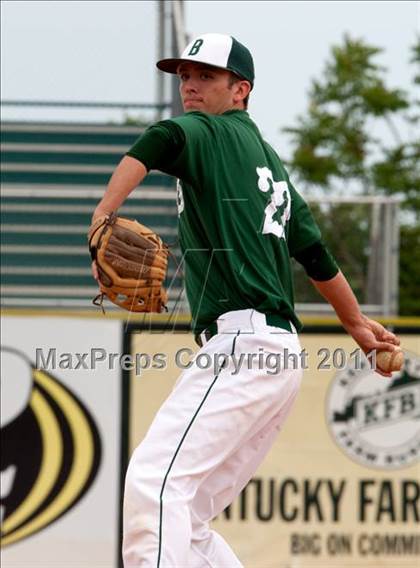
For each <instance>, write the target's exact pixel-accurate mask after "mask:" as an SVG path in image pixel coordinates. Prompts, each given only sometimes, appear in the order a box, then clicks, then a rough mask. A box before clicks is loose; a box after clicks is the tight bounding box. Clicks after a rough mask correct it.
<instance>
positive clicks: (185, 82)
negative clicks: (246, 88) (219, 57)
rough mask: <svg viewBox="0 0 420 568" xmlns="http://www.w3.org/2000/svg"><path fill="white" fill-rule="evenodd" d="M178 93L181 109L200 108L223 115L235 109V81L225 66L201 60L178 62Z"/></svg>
mask: <svg viewBox="0 0 420 568" xmlns="http://www.w3.org/2000/svg"><path fill="white" fill-rule="evenodd" d="M178 77H179V79H180V94H181V99H182V104H183V106H184V111H185V112H188V111H192V110H200V111H202V112H207V113H209V114H222V113H223V112H226V111H227V110H229V109H232V108H238V104H239V105H240V103H241V100H242V99H241V98H240V97H239V98H238V93H237V88H236V83H234V84H233V85H232V82H231V73H230V72H229V71H226V70H225V69H218V68H217V67H210V66H209V65H203V64H200V63H181V65H180V66H179V67H178Z"/></svg>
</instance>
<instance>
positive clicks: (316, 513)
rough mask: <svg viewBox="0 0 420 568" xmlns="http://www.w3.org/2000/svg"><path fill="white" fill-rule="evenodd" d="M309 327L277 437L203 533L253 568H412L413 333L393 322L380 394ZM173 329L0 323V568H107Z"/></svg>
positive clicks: (416, 414) (333, 332)
mask: <svg viewBox="0 0 420 568" xmlns="http://www.w3.org/2000/svg"><path fill="white" fill-rule="evenodd" d="M317 323H318V324H317V325H314V323H313V322H312V324H311V325H309V326H308V327H307V328H306V333H303V334H302V335H301V344H302V349H303V350H304V351H305V353H307V355H306V356H305V357H306V361H305V363H306V366H307V367H308V368H307V369H306V370H305V373H304V379H303V383H302V389H301V392H300V395H299V397H298V400H297V402H296V406H295V408H294V410H293V412H292V414H291V416H290V418H289V420H288V422H287V423H286V425H285V427H284V429H283V431H282V432H281V433H280V435H279V437H278V440H277V442H276V443H275V445H274V447H273V449H272V451H271V453H270V454H269V456H268V457H267V459H266V460H265V461H264V463H263V464H262V465H261V467H260V469H259V470H258V472H257V473H256V475H255V476H254V478H253V480H252V481H251V482H250V483H249V485H248V486H247V488H246V489H245V490H244V491H243V492H242V494H241V495H240V496H239V497H238V499H237V500H236V501H235V502H234V503H233V504H232V506H231V507H230V508H229V509H228V510H226V511H225V512H224V513H223V514H222V515H220V517H219V518H217V519H216V520H215V521H214V528H215V529H216V530H218V531H220V532H221V534H223V535H224V536H226V538H227V540H228V541H229V543H230V544H231V545H232V547H233V549H234V550H235V551H236V552H237V554H238V555H239V557H240V558H241V560H242V561H243V563H244V565H245V566H249V567H252V568H254V567H255V568H260V567H261V568H271V567H272V568H286V567H287V568H312V567H314V568H315V567H322V568H333V567H338V566H345V567H353V566H354V567H356V566H357V567H360V566H363V567H365V566H366V567H372V568H373V567H375V568H379V567H382V566H383V567H385V566H386V567H391V566H392V567H394V566H396V565H398V566H401V567H410V568H411V567H413V568H414V567H415V566H418V563H419V561H420V539H419V536H418V530H417V529H418V521H419V517H420V511H419V494H420V489H419V479H420V464H419V459H418V455H419V454H418V452H419V447H420V429H419V424H420V422H419V418H420V322H419V321H417V320H399V321H394V322H393V324H394V326H395V329H396V331H397V332H398V331H399V330H400V331H401V333H400V337H401V340H402V346H403V348H404V350H405V352H406V366H405V369H404V372H402V373H399V374H395V375H394V376H393V377H392V379H383V378H381V377H379V376H378V375H377V374H373V373H372V372H371V371H370V370H369V369H368V368H366V367H365V366H363V363H361V362H360V361H358V357H357V352H356V353H355V349H356V345H355V344H354V342H353V341H352V340H351V339H350V338H349V337H348V336H346V335H345V334H342V333H340V329H339V328H338V327H337V326H336V325H335V323H334V322H329V323H328V325H327V322H325V321H324V322H317ZM187 327H188V323H187V322H186V321H184V320H183V321H178V322H177V324H176V325H174V326H172V327H170V329H169V325H168V322H165V320H164V319H162V318H153V321H152V323H151V324H150V325H149V324H147V325H146V322H145V321H144V320H142V319H140V318H135V319H134V320H132V321H131V322H130V323H129V324H127V322H126V321H123V320H120V319H118V318H112V317H105V318H103V317H82V314H77V317H69V316H67V317H66V316H64V315H63V314H57V315H56V316H53V315H51V314H50V315H49V317H45V315H44V316H42V315H40V314H39V313H36V312H34V313H31V314H27V315H24V314H20V315H19V314H18V313H10V312H9V313H8V314H7V313H6V314H5V315H4V317H3V320H2V331H3V333H2V357H3V361H2V363H3V364H2V463H1V475H2V495H1V507H2V508H1V514H2V533H3V539H2V562H3V566H5V567H6V568H7V567H17V566H22V567H25V568H26V567H28V566H40V567H41V566H47V565H50V566H56V567H57V568H59V567H60V566H66V567H72V568H73V567H74V568H76V567H77V568H81V567H82V566H83V567H85V566H94V565H98V566H99V565H100V566H104V567H105V566H106V567H108V566H109V567H114V566H118V564H119V562H120V555H119V547H120V522H121V517H120V509H121V507H120V504H121V490H122V482H123V473H124V471H125V468H126V462H127V457H128V455H130V453H131V451H132V450H133V449H134V447H135V446H136V445H137V444H138V443H139V441H140V440H141V439H142V437H143V436H144V434H145V432H146V430H147V427H148V425H149V424H150V421H151V420H152V418H153V416H154V414H155V412H156V410H157V409H158V407H159V405H160V403H161V402H162V400H164V398H165V397H166V396H167V394H168V393H169V392H170V390H171V388H172V386H173V384H174V382H175V380H176V378H177V376H178V375H179V373H180V366H182V365H185V364H187V363H189V362H190V361H191V360H192V358H193V355H192V352H193V351H195V350H196V349H197V347H196V345H195V344H194V342H193V339H192V336H191V334H189V333H187V331H186V330H187ZM165 328H166V331H165V333H163V332H162V330H163V329H165ZM352 352H353V358H351V359H350V357H349V355H350V354H351V353H352ZM272 364H273V367H274V366H275V361H273V362H272ZM357 366H360V367H361V368H359V369H356V368H355V367H357ZM37 367H42V368H38V369H37ZM337 367H341V368H340V369H338V368H337ZM273 372H275V369H274V368H273ZM63 550H66V554H65V559H64V558H63Z"/></svg>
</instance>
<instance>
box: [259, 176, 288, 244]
mask: <svg viewBox="0 0 420 568" xmlns="http://www.w3.org/2000/svg"><path fill="white" fill-rule="evenodd" d="M257 175H258V189H259V190H260V191H262V192H264V193H267V192H268V191H269V189H270V187H271V188H272V189H273V193H272V194H271V200H270V202H269V203H268V205H267V207H266V208H265V210H264V213H265V217H264V225H263V230H262V232H263V235H266V234H268V233H272V234H273V235H276V236H277V237H279V239H284V240H286V235H285V226H286V223H287V221H288V220H289V219H290V208H291V198H290V191H289V187H288V185H287V182H285V181H274V180H273V173H272V171H271V170H270V169H269V168H265V167H264V168H257ZM277 212H279V214H280V222H279V221H278V220H276V219H274V216H275V215H276V213H277ZM277 217H278V216H277Z"/></svg>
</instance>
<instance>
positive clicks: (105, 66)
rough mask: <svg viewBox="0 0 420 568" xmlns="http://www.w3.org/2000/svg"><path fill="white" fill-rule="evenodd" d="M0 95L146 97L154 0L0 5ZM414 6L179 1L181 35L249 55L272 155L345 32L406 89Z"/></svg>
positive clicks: (152, 88) (153, 53)
mask: <svg viewBox="0 0 420 568" xmlns="http://www.w3.org/2000/svg"><path fill="white" fill-rule="evenodd" d="M1 11H2V17H1V31H2V38H1V47H2V50H1V52H2V55H1V63H2V65H1V67H2V71H1V73H2V76H1V79H2V82H1V83H2V85H1V96H2V99H13V100H27V99H35V100H66V101H67V100H68V101H111V102H125V101H131V102H134V101H137V102H147V103H150V102H154V101H155V100H156V81H157V71H156V69H155V61H156V58H157V41H158V40H157V38H158V36H157V2H155V1H141V2H137V1H131V2H126V1H119V2H113V1H108V2H106V1H105V2H103V1H101V2H100V1H95V2H94V1H72V2H68V1H60V2H55V1H43V2H38V1H34V0H31V1H29V2H26V1H25V2H21V1H16V0H13V1H10V0H9V1H8V0H6V1H3V2H2V3H1ZM419 18H420V4H419V3H418V2H404V1H398V2H392V1H391V2H382V1H372V2H371V1H359V2H346V1H339V2H334V1H325V2H319V1H315V0H311V1H309V2H306V1H305V2H283V1H281V2H278V1H270V2H267V1H259V2H255V1H246V2H239V1H238V0H235V1H226V2H225V1H221V0H217V1H201V0H199V1H198V0H194V1H186V2H185V22H186V31H187V33H188V34H189V35H190V37H194V36H195V35H198V34H200V33H204V32H220V33H228V34H231V35H233V36H234V37H236V38H237V39H238V40H239V41H241V42H242V43H244V44H245V45H247V47H248V48H249V49H250V51H251V52H252V54H253V56H254V60H255V67H256V83H255V88H254V90H253V92H252V96H251V101H250V107H249V111H250V114H251V116H252V117H253V118H254V120H255V121H256V122H257V124H258V125H259V127H260V129H261V131H262V132H263V134H264V136H265V138H266V139H267V140H268V141H269V142H270V143H272V144H273V145H274V147H275V148H276V149H277V150H278V151H279V152H280V154H281V155H287V153H288V151H289V150H290V146H289V140H288V138H287V135H286V134H284V133H282V132H281V128H284V127H286V126H292V125H294V124H295V123H296V117H297V116H298V115H299V114H301V113H303V112H304V111H305V108H306V106H307V102H308V89H309V87H310V84H311V80H312V79H313V78H316V77H319V76H320V74H321V72H322V69H323V68H324V66H325V63H326V61H327V59H328V56H329V52H330V49H331V46H332V45H336V44H339V43H341V42H342V39H343V36H344V34H345V33H348V34H349V35H350V36H351V37H352V38H358V39H363V40H364V41H366V42H367V43H369V44H372V45H375V46H378V47H381V48H383V49H384V52H383V53H382V54H380V55H379V56H378V57H377V62H378V63H379V64H381V65H384V66H385V67H386V68H387V69H388V72H387V81H388V83H387V84H388V85H389V86H390V87H393V88H400V89H404V90H406V91H408V92H410V93H413V89H414V87H413V85H412V82H411V81H412V77H413V68H412V66H410V65H409V63H408V60H409V47H410V46H411V45H413V43H414V41H415V36H416V32H417V33H419V30H420V25H419ZM2 114H3V117H4V118H5V119H6V118H11V117H21V118H28V117H30V118H37V117H43V118H45V116H46V111H45V110H37V111H34V110H31V111H28V110H19V109H16V108H14V109H9V108H8V107H4V108H3V109H2ZM112 116H113V115H112V112H111V111H100V112H99V111H92V110H89V111H75V110H72V111H63V110H53V111H52V110H49V111H48V116H47V118H49V119H50V120H52V119H59V118H65V119H74V120H100V119H101V118H109V117H111V118H112Z"/></svg>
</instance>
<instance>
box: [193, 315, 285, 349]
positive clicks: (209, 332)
mask: <svg viewBox="0 0 420 568" xmlns="http://www.w3.org/2000/svg"><path fill="white" fill-rule="evenodd" d="M265 321H266V323H267V325H270V326H272V327H280V328H281V329H284V330H286V331H288V332H289V333H294V329H293V328H292V326H291V323H290V321H289V320H288V319H286V318H284V317H283V316H281V315H280V314H265ZM203 333H204V337H205V338H206V342H207V341H209V340H210V339H211V338H212V337H213V336H214V335H217V334H218V329H217V321H213V322H212V323H211V324H210V325H209V326H208V327H207V328H206V329H205V330H204V331H202V332H201V333H197V335H196V336H195V342H196V343H197V345H199V346H200V347H203V342H202V340H201V337H200V336H201V335H202V334H203ZM243 333H252V332H247V331H244V332H243Z"/></svg>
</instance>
